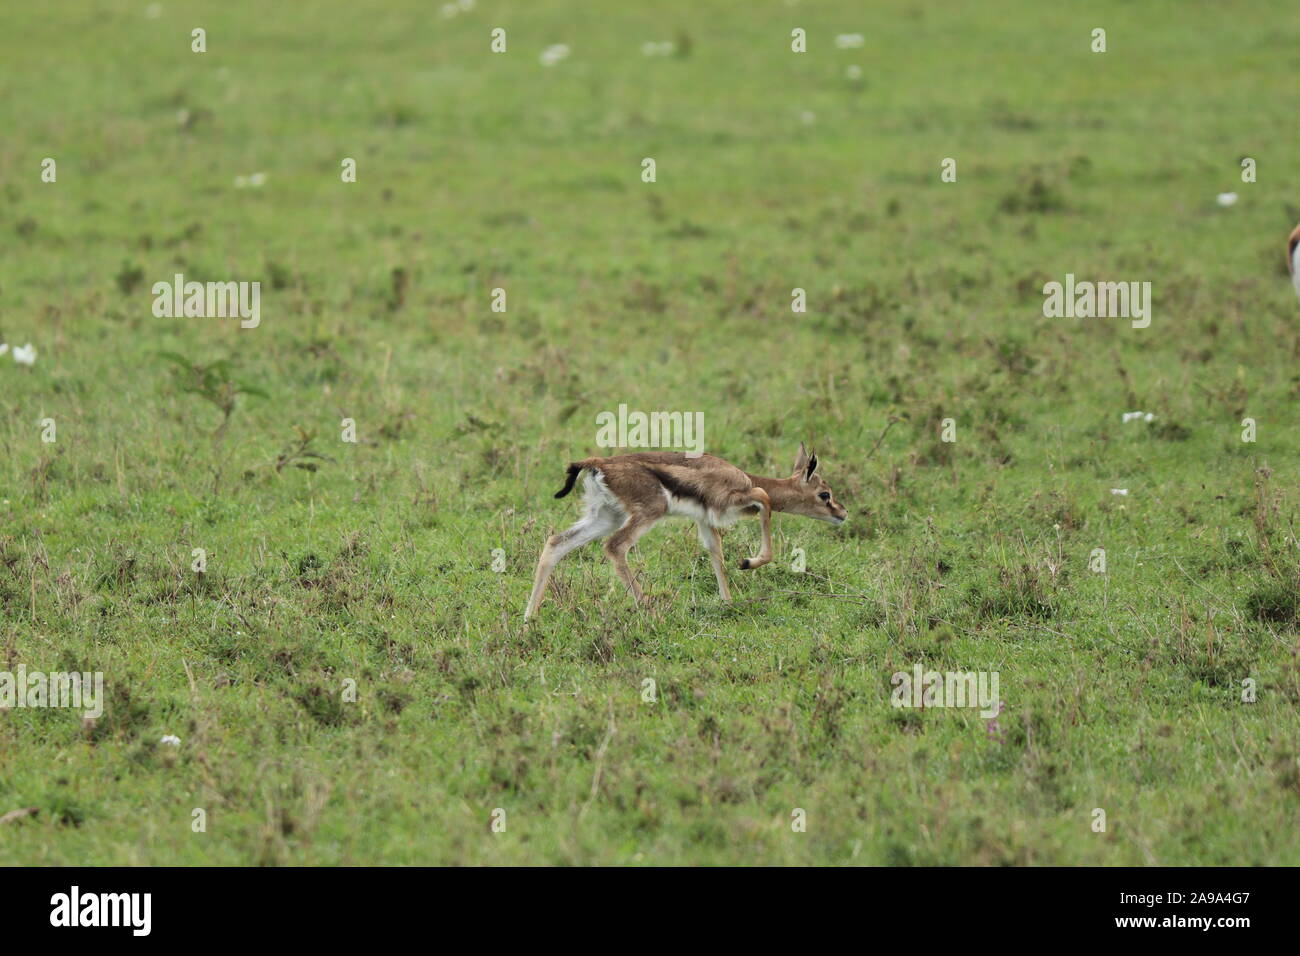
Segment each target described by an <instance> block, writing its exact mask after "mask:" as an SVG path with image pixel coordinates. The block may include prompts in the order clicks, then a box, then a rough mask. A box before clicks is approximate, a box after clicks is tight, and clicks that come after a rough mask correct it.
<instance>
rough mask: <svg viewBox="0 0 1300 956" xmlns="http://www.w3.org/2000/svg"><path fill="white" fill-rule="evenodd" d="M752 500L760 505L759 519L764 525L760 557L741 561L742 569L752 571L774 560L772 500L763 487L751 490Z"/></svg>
mask: <svg viewBox="0 0 1300 956" xmlns="http://www.w3.org/2000/svg"><path fill="white" fill-rule="evenodd" d="M750 501H751V503H752V504H756V505H758V507H759V512H758V520H759V522H760V523H761V524H762V526H763V544H762V547H761V548H760V549H759V552H758V557H756V558H746V559H745V560H743V561H741V562H740V570H742V571H752V570H753V569H754V568H761V567H762V566H763V565H765V564H770V563H771V561H772V500H771V499H770V498H768V496H767V492H766V491H764V490H763V489H762V488H754V489H752V490H751V491H750Z"/></svg>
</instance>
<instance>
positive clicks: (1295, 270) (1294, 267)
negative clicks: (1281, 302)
mask: <svg viewBox="0 0 1300 956" xmlns="http://www.w3.org/2000/svg"><path fill="white" fill-rule="evenodd" d="M1286 267H1287V270H1288V271H1289V272H1290V273H1291V284H1292V285H1293V286H1295V294H1296V295H1298V296H1300V226H1296V227H1295V228H1294V229H1293V230H1291V238H1290V239H1288V240H1287V243H1286Z"/></svg>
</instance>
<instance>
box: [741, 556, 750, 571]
mask: <svg viewBox="0 0 1300 956" xmlns="http://www.w3.org/2000/svg"><path fill="white" fill-rule="evenodd" d="M740 570H742V571H748V570H749V558H745V560H743V561H741V562H740Z"/></svg>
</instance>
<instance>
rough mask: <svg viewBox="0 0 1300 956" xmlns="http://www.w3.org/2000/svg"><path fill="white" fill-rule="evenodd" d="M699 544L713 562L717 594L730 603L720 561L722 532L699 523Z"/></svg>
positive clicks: (728, 591) (729, 594)
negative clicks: (716, 580)
mask: <svg viewBox="0 0 1300 956" xmlns="http://www.w3.org/2000/svg"><path fill="white" fill-rule="evenodd" d="M699 528H700V544H702V545H704V547H705V548H706V549H707V550H708V552H709V559H710V560H711V561H712V562H713V576H714V577H715V578H717V579H718V594H720V595H721V596H722V600H723V602H724V603H726V604H730V603H731V589H730V588H728V587H727V574H726V571H725V570H724V568H723V563H722V532H721V531H719V530H718V529H717V528H714V527H712V526H711V525H704V524H702V525H700V526H699Z"/></svg>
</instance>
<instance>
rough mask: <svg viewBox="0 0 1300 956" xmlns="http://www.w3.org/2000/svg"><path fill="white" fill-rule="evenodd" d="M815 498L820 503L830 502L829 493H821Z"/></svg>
mask: <svg viewBox="0 0 1300 956" xmlns="http://www.w3.org/2000/svg"><path fill="white" fill-rule="evenodd" d="M817 497H818V498H820V499H821V500H822V501H830V500H831V493H830V492H829V491H823V492H822V493H821V494H820V495H818V496H817Z"/></svg>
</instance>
